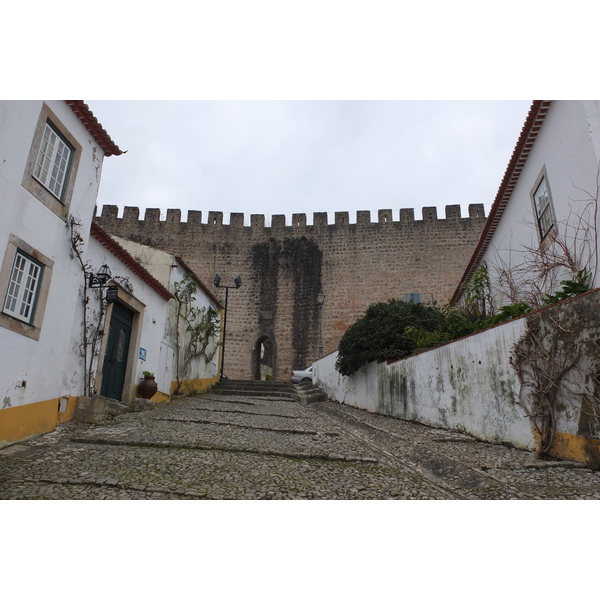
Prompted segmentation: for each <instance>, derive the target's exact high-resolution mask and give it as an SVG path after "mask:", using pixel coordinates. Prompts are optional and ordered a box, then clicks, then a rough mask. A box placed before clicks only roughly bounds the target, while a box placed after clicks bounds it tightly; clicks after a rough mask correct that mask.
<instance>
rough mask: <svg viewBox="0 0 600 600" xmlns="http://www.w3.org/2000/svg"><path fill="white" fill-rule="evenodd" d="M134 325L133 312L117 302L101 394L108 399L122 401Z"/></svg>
mask: <svg viewBox="0 0 600 600" xmlns="http://www.w3.org/2000/svg"><path fill="white" fill-rule="evenodd" d="M132 325H133V312H131V311H130V310H129V309H127V308H125V307H124V306H123V305H122V304H119V303H118V302H116V303H115V304H114V305H113V310H112V315H111V318H110V328H109V331H108V342H107V344H106V353H105V355H104V366H103V369H102V389H101V391H100V393H101V395H102V396H105V397H106V398H113V399H114V400H121V396H122V394H123V384H124V382H125V370H126V368H127V354H128V353H129V340H130V338H131V329H132Z"/></svg>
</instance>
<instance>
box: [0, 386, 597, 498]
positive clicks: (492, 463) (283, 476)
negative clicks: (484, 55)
mask: <svg viewBox="0 0 600 600" xmlns="http://www.w3.org/2000/svg"><path fill="white" fill-rule="evenodd" d="M509 498H518V499H600V473H598V472H594V471H591V470H589V469H586V468H583V467H582V466H581V465H579V464H577V463H566V462H558V461H556V462H551V463H546V462H541V461H537V460H536V457H535V455H534V454H532V453H528V452H522V451H518V450H514V449H510V448H506V447H504V446H497V445H492V444H486V443H483V442H479V441H476V440H474V439H473V438H470V437H468V436H465V435H460V434H453V433H449V432H447V431H443V430H437V429H432V428H429V427H425V426H422V425H418V424H414V423H407V422H403V421H400V420H397V419H392V418H389V417H384V416H381V415H373V414H370V413H366V412H363V411H359V410H356V409H352V408H349V407H346V406H340V405H338V404H333V403H329V402H325V403H317V404H311V405H309V406H303V405H301V404H299V403H297V402H293V401H280V400H276V401H274V400H268V399H263V398H258V397H247V398H245V397H240V396H222V395H221V396H217V395H213V394H205V395H203V396H200V397H198V398H185V399H178V400H175V401H173V402H171V403H167V404H162V405H158V406H157V407H156V408H155V409H154V410H151V411H147V412H143V413H129V414H125V415H121V416H119V417H117V418H115V420H113V421H110V422H108V423H107V424H104V425H96V426H92V425H84V424H80V423H75V422H70V423H67V424H65V425H62V426H60V427H59V428H58V429H57V430H56V431H54V432H52V433H49V434H46V435H43V436H39V437H37V438H35V439H33V440H30V441H28V442H23V443H19V444H15V445H13V446H9V447H7V448H5V449H3V450H0V499H211V500H213V499H214V500H217V499H218V500H220V499H239V500H242V499H332V500H338V499H509Z"/></svg>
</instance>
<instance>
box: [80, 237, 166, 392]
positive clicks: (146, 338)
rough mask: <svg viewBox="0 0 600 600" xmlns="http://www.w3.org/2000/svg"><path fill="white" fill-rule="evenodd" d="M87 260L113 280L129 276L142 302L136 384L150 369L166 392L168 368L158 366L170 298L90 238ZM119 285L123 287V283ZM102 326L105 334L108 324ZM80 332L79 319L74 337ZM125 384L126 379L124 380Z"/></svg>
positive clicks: (137, 298)
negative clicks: (141, 352) (105, 268)
mask: <svg viewBox="0 0 600 600" xmlns="http://www.w3.org/2000/svg"><path fill="white" fill-rule="evenodd" d="M87 259H88V261H89V262H90V264H91V265H92V269H93V270H94V271H97V270H98V269H99V268H100V266H101V265H103V264H107V265H108V266H109V267H110V269H111V272H112V276H113V278H115V279H116V281H118V279H117V278H118V277H127V278H128V279H129V283H130V285H131V288H132V290H131V292H130V294H131V296H133V297H134V298H135V300H137V301H138V302H141V303H142V304H143V312H141V313H140V315H141V337H140V342H139V347H138V348H136V349H135V350H136V351H135V356H136V357H137V358H136V359H135V360H136V363H135V383H139V382H140V381H141V379H143V372H144V371H151V372H152V373H154V374H155V377H156V383H157V384H158V389H159V391H161V392H164V393H165V394H169V393H170V385H171V381H172V379H171V378H170V375H171V373H170V371H169V370H168V369H167V370H165V368H164V367H165V364H166V363H164V362H163V363H162V368H161V353H162V354H164V353H165V348H162V347H161V346H162V343H163V340H164V330H165V329H164V328H165V323H166V321H167V319H168V315H169V301H168V300H165V299H163V298H161V297H160V296H159V295H158V294H157V293H156V291H155V290H153V289H152V288H151V287H150V286H149V285H148V284H147V283H145V282H144V281H143V280H142V279H141V278H140V277H139V276H138V275H136V274H135V273H133V272H132V271H131V270H130V269H129V268H128V267H127V266H126V265H124V264H123V263H122V262H120V261H119V260H118V258H117V257H115V256H114V254H113V253H112V252H110V251H109V250H107V249H106V248H105V247H104V246H102V244H100V243H99V242H98V241H97V240H96V239H95V238H93V237H92V238H90V241H89V248H88V253H87ZM122 287H123V288H124V289H125V287H124V286H122ZM80 314H81V313H80ZM105 329H106V332H107V333H108V323H107V324H106V327H105ZM81 332H82V321H81V319H80V320H79V321H78V322H76V324H75V327H74V330H73V340H75V341H76V340H77V339H81V335H82V333H81ZM105 337H106V336H105ZM131 343H135V340H134V339H132V341H131ZM139 348H144V349H145V350H146V360H142V359H141V358H139ZM162 360H164V359H162ZM167 366H168V365H167ZM127 384H128V382H126V385H127ZM96 391H97V392H99V391H100V389H99V386H97V390H96Z"/></svg>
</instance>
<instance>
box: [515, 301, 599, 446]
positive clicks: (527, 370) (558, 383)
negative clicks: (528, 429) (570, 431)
mask: <svg viewBox="0 0 600 600" xmlns="http://www.w3.org/2000/svg"><path fill="white" fill-rule="evenodd" d="M596 312H597V308H596V305H595V304H594V305H592V307H591V309H590V308H587V309H586V307H585V305H580V306H578V308H577V310H576V309H575V308H571V309H569V308H568V307H566V306H564V305H562V306H560V307H556V308H555V309H549V310H546V311H542V312H537V313H534V314H532V315H530V316H529V317H528V318H527V321H526V329H525V332H524V334H523V335H522V336H521V338H520V339H519V341H518V342H517V343H516V344H515V346H514V347H513V349H512V352H511V356H510V359H509V361H510V364H511V366H512V367H513V369H514V370H515V372H516V374H517V377H518V379H519V383H520V389H519V401H518V404H519V406H521V407H522V408H523V409H524V411H525V414H526V415H527V416H528V417H529V419H530V421H531V424H532V427H533V428H534V430H535V432H536V433H537V434H538V435H539V448H538V450H539V453H540V455H541V456H542V457H545V456H547V455H548V453H549V451H550V449H551V448H552V444H553V442H554V438H555V433H556V431H557V415H558V414H568V413H570V412H573V411H577V410H578V406H579V404H580V403H581V413H582V415H583V417H584V418H582V417H581V416H580V419H579V425H580V428H581V427H582V426H583V425H584V424H585V427H586V428H587V431H584V430H581V431H580V433H581V434H582V435H586V436H588V437H595V438H598V437H599V435H600V344H598V342H597V340H596V339H594V337H595V336H594V335H593V334H592V335H590V332H593V331H597V328H598V326H599V323H598V317H597V315H596Z"/></svg>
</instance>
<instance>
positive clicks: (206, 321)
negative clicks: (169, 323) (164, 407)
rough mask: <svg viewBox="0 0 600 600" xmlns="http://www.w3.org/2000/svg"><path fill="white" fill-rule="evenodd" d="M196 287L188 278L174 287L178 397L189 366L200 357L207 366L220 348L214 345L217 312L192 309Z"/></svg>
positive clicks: (192, 280)
mask: <svg viewBox="0 0 600 600" xmlns="http://www.w3.org/2000/svg"><path fill="white" fill-rule="evenodd" d="M197 292H198V286H197V284H196V282H195V281H194V279H193V278H192V277H191V276H190V275H189V273H188V274H186V276H185V277H184V278H183V279H182V280H181V281H178V282H176V283H175V293H174V294H173V295H174V296H175V301H176V303H177V323H176V327H175V342H176V356H175V365H176V380H177V388H176V390H175V393H179V392H180V390H181V387H182V382H183V380H184V379H188V378H190V377H189V369H190V364H191V363H192V361H193V360H194V359H195V358H198V357H203V358H204V360H205V361H206V363H210V362H211V361H212V360H213V358H214V356H215V354H216V352H217V349H218V347H219V343H218V342H216V338H217V334H218V330H219V322H220V319H219V312H218V311H217V310H216V309H214V308H213V307H212V306H208V307H205V306H203V307H200V308H199V307H197V306H194V304H195V301H196V294H197Z"/></svg>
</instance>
